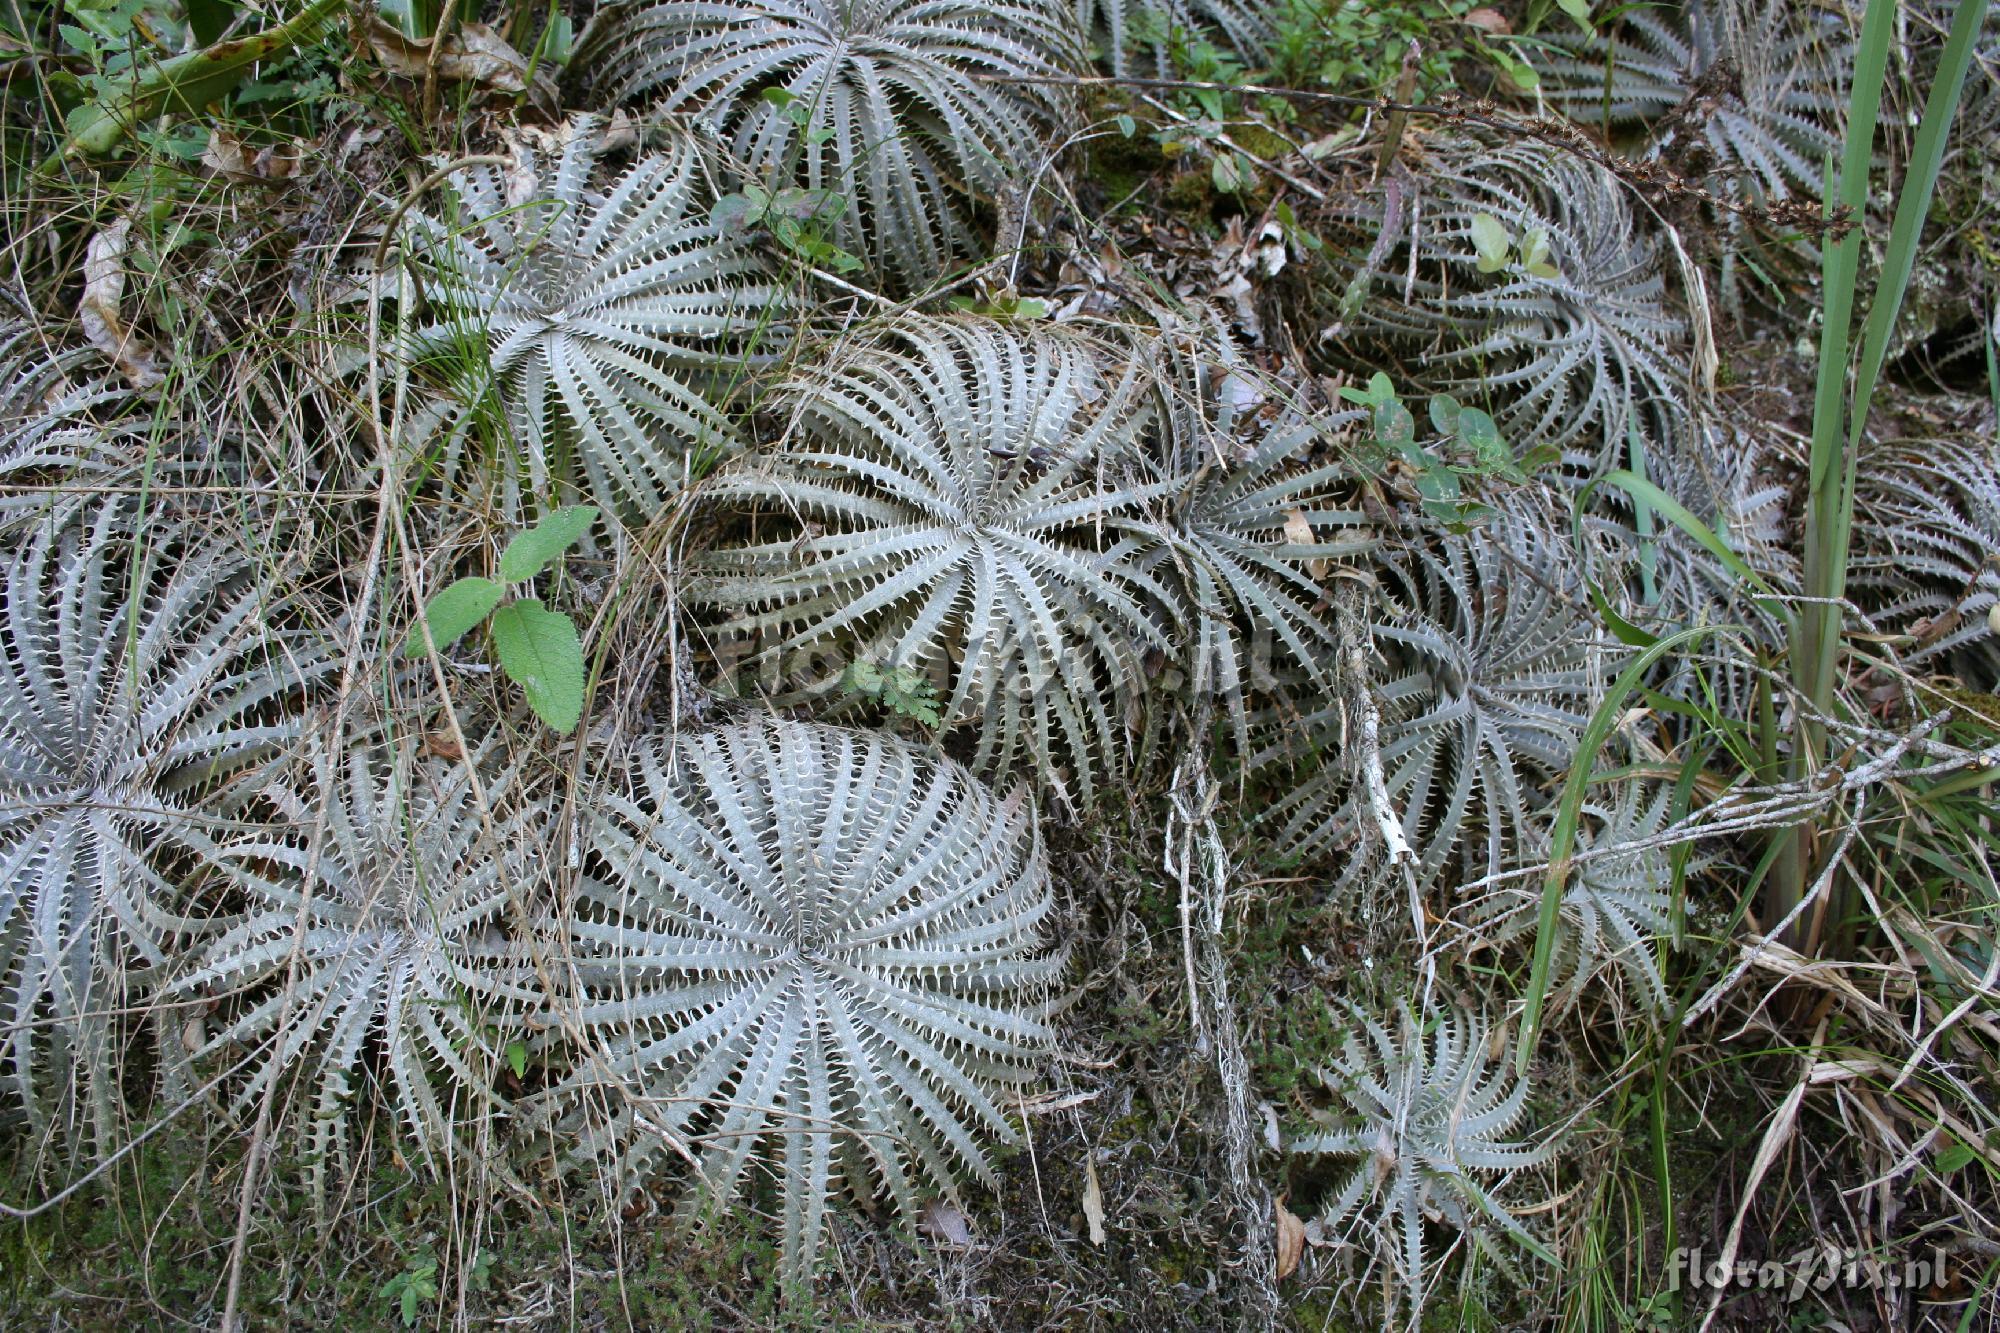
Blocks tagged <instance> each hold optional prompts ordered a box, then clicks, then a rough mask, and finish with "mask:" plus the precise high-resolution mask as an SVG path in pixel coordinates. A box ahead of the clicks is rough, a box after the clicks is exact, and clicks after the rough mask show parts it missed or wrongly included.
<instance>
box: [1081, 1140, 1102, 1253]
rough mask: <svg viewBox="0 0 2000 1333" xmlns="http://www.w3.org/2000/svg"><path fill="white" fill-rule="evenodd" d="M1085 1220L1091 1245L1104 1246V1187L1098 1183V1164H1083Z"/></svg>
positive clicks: (1088, 1161) (1086, 1160) (1087, 1160)
mask: <svg viewBox="0 0 2000 1333" xmlns="http://www.w3.org/2000/svg"><path fill="white" fill-rule="evenodd" d="M1083 1220H1084V1222H1085V1224H1086V1225H1088V1226H1089V1228H1090V1243H1091V1244H1092V1245H1095V1246H1097V1247H1099V1248H1100V1249H1101V1248H1103V1245H1104V1187H1103V1186H1102V1185H1099V1184H1098V1183H1097V1163H1095V1162H1093V1161H1090V1160H1089V1159H1088V1158H1086V1159H1084V1163H1083Z"/></svg>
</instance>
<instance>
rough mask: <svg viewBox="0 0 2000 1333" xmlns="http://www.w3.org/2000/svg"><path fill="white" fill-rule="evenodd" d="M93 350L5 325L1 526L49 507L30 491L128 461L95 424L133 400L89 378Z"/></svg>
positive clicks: (1, 338)
mask: <svg viewBox="0 0 2000 1333" xmlns="http://www.w3.org/2000/svg"><path fill="white" fill-rule="evenodd" d="M95 357H96V353H95V352H91V351H82V350H78V349H74V348H61V347H52V346H50V345H49V343H48V341H47V338H46V335H45V334H44V333H43V332H42V331H41V330H39V329H37V328H34V327H32V326H30V325H27V324H17V323H11V322H4V321H0V482H4V483H5V485H6V486H7V487H9V488H13V487H21V488H23V490H22V492H20V493H15V494H8V495H4V496H0V521H3V520H4V519H5V518H6V517H7V516H8V515H12V514H18V513H21V512H23V511H28V512H37V511H42V510H45V509H46V508H47V506H48V502H49V501H50V500H51V499H52V498H54V497H53V496H52V495H50V494H37V493H33V492H32V490H31V489H30V488H37V487H41V486H47V485H53V484H63V483H75V482H79V481H82V480H84V479H85V478H103V477H105V476H107V475H108V474H110V473H113V472H116V471H118V470H119V468H120V467H121V465H122V464H123V463H124V462H126V461H127V458H126V453H127V451H126V450H124V449H122V448H121V447H120V445H121V443H129V441H121V440H120V438H119V437H118V436H117V435H116V434H114V433H111V432H108V431H106V430H105V429H104V427H103V426H102V425H101V424H100V423H99V421H98V420H97V416H98V414H99V413H100V412H102V413H105V414H107V415H108V414H109V410H110V409H111V408H112V407H113V405H115V404H117V403H119V402H121V401H123V400H124V399H126V398H127V397H128V396H129V395H127V394H126V393H125V391H124V390H123V389H121V388H119V387H117V386H116V385H113V384H110V383H108V382H106V381H105V380H104V379H103V378H101V377H99V376H96V375H93V374H92V373H91V362H92V361H93V359H94V358H95Z"/></svg>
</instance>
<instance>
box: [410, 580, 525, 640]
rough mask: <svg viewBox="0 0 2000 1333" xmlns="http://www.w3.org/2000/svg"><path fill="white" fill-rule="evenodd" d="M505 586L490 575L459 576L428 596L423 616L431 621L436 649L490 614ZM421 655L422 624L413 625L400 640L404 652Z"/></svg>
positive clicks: (458, 637) (504, 590)
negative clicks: (403, 639)
mask: <svg viewBox="0 0 2000 1333" xmlns="http://www.w3.org/2000/svg"><path fill="white" fill-rule="evenodd" d="M506 592H507V590H506V589H505V588H503V587H502V586H500V585H499V584H497V583H495V582H494V581H493V580H492V579H484V578H479V577H478V576H476V575H475V576H474V577H472V578H469V579H460V580H459V581H458V582H456V583H454V584H452V585H451V586H450V587H448V588H446V589H445V590H444V591H443V592H440V593H439V594H437V596H435V597H433V598H431V600H430V602H429V603H428V604H427V605H426V606H425V607H424V619H425V620H426V621H428V622H429V623H430V627H431V639H432V641H433V642H434V643H436V644H437V646H438V649H439V651H443V650H444V648H445V647H446V646H447V645H449V644H453V643H457V642H458V641H459V640H460V639H461V638H463V637H465V633H466V631H467V630H469V629H471V628H472V627H473V626H474V625H477V624H478V623H479V622H480V621H482V620H484V619H486V617H487V616H489V615H491V614H492V612H493V608H494V607H496V606H498V605H500V599H501V598H502V597H503V596H505V595H506ZM423 655H424V627H423V626H422V625H412V626H411V627H410V637H409V638H408V639H407V640H406V641H405V642H404V644H403V656H405V657H422V656H423Z"/></svg>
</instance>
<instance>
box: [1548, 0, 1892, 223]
mask: <svg viewBox="0 0 2000 1333" xmlns="http://www.w3.org/2000/svg"><path fill="white" fill-rule="evenodd" d="M1563 40H1566V41H1567V44H1568V45H1569V47H1570V48H1571V50H1573V51H1574V53H1575V54H1574V56H1573V57H1571V58H1568V59H1558V60H1554V61H1551V62H1548V64H1547V65H1546V66H1545V67H1544V73H1545V74H1546V75H1547V78H1546V82H1545V85H1544V86H1545V92H1544V96H1546V97H1547V98H1548V99H1549V100H1550V101H1551V102H1553V103H1555V104H1556V105H1557V106H1560V107H1561V108H1562V109H1563V110H1565V111H1567V112H1568V113H1569V114H1570V115H1571V116H1574V117H1576V118H1577V119H1579V120H1583V121H1586V122H1598V123H1602V122H1603V120H1604V117H1605V109H1606V106H1607V104H1608V106H1609V110H1610V121H1611V124H1613V125H1624V124H1630V123H1632V122H1634V121H1642V122H1646V123H1649V124H1652V125H1654V126H1656V127H1657V128H1658V129H1659V130H1660V133H1658V134H1657V135H1656V138H1655V141H1654V144H1653V149H1654V151H1655V152H1663V153H1666V154H1668V155H1669V156H1672V157H1674V158H1676V159H1677V160H1682V161H1688V160H1689V159H1688V158H1687V156H1686V151H1687V147H1688V145H1687V143H1686V142H1685V140H1687V139H1690V138H1691V139H1694V140H1696V141H1698V143H1699V145H1700V147H1701V149H1702V152H1703V154H1704V155H1705V157H1706V159H1707V160H1706V162H1691V165H1704V166H1706V167H1708V168H1710V169H1712V170H1714V171H1715V172H1716V173H1717V176H1718V183H1719V185H1720V187H1721V189H1722V191H1723V192H1725V193H1727V194H1728V195H1730V196H1732V197H1747V198H1761V199H1783V198H1786V197H1788V196H1790V195H1793V194H1797V193H1803V194H1804V195H1806V196H1807V197H1809V198H1816V197H1817V196H1818V195H1819V193H1820V179H1821V175H1822V172H1823V170H1824V164H1825V162H1826V160H1827V158H1828V157H1829V156H1833V157H1835V158H1838V156H1839V153H1840V139H1839V137H1838V129H1839V125H1840V118H1841V115H1842V113H1843V111H1844V109H1845V107H1846V104H1847V96H1848V82H1849V80H1850V78H1851V76H1852V72H1853V65H1854V43H1853V38H1852V36H1851V34H1850V33H1849V31H1848V22H1847V20H1846V19H1845V18H1844V17H1843V16H1842V15H1841V13H1840V12H1839V11H1838V10H1835V9H1831V8H1822V7H1817V6H1811V5H1799V4H1794V3H1792V2H1791V0H1687V3H1685V4H1682V5H1678V6H1675V7H1672V8H1667V7H1653V6H1637V7H1632V8H1628V9H1625V10H1623V11H1622V12H1621V14H1620V17H1619V22H1618V23H1617V24H1615V25H1607V26H1606V27H1605V28H1603V29H1600V30H1598V31H1595V32H1593V33H1592V34H1591V36H1589V37H1588V38H1584V39H1580V40H1579V39H1563ZM1607 65H1608V69H1607ZM1696 90H1699V92H1700V96H1699V97H1698V98H1696V99H1695V100H1694V101H1693V102H1692V103H1690V94H1691V93H1692V92H1695V91H1696ZM1670 113H1681V114H1672V115H1670Z"/></svg>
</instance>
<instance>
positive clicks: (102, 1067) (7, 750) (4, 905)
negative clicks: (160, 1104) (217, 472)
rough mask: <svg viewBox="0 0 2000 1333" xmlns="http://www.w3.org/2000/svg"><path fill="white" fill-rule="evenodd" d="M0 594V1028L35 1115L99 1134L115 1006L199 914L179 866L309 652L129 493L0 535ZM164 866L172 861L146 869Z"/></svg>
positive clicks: (130, 1001) (226, 571) (255, 596)
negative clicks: (82, 1124) (84, 1118)
mask: <svg viewBox="0 0 2000 1333" xmlns="http://www.w3.org/2000/svg"><path fill="white" fill-rule="evenodd" d="M10 535H11V537H12V539H13V540H12V543H11V545H10V549H9V561H10V563H9V565H8V568H7V571H6V575H5V579H6V587H5V602H4V607H0V1030H4V1036H5V1050H6V1054H7V1056H8V1057H9V1060H10V1065H11V1067H10V1068H9V1069H8V1071H7V1080H8V1082H9V1083H10V1084H11V1086H12V1087H13V1089H14V1090H15V1091H16V1092H17V1093H18V1094H19V1096H20V1098H21V1100H22V1102H23V1103H24V1104H25V1106H26V1108H27V1111H28V1114H29V1116H30V1117H31V1119H32V1120H33V1121H34V1122H35V1123H36V1124H37V1125H38V1126H43V1127H47V1126H49V1125H50V1124H51V1122H52V1121H53V1120H54V1119H55V1118H56V1117H55V1115H54V1108H55V1107H56V1106H57V1104H58V1102H60V1101H61V1100H62V1095H63V1093H64V1092H65V1091H66V1090H67V1089H68V1088H70V1087H71V1085H72V1083H74V1085H75V1087H76V1090H77V1092H78V1097H77V1100H76V1102H75V1103H73V1104H72V1105H71V1107H70V1113H71V1114H79V1113H84V1112H85V1111H86V1110H87V1113H88V1115H89V1116H90V1117H91V1119H92V1120H93V1121H94V1123H93V1125H92V1126H91V1128H92V1130H93V1132H95V1133H97V1134H98V1135H99V1137H100V1140H101V1139H102V1138H103V1137H104V1136H106V1135H108V1134H109V1132H110V1129H111V1122H112V1113H113V1109H114V1107H115V1105H116V1102H117V1091H118V1073H117V1069H116V1067H115V1061H114V1060H113V1059H112V1056H111V1054H110V1051H109V1049H108V1045H107V1043H108V1042H109V1041H110V1039H111V1033H112V1031H113V1027H114V1022H113V1018H112V1016H113V1015H115V1014H119V1013H122V1012H124V1011H126V1010H127V1009H128V1008H130V1007H132V1006H133V1005H134V1004H135V1002H137V1001H139V1000H140V999H142V998H143V997H144V996H145V995H146V994H147V992H148V991H149V989H150V987H151V984H152V979H153V977H154V976H156V975H157V969H159V968H160V967H161V966H162V965H163V964H164V963H165V962H166V961H167V957H168V950H169V948H170V947H171V946H172V944H173V943H174V942H175V941H176V940H177V939H179V938H181V937H183V936H185V935H186V934H188V933H190V932H193V931H195V930H198V929H199V928H200V923H199V922H196V921H193V920H190V919H188V918H187V917H186V915H185V914H184V907H185V899H184V894H183V892H182V890H181V888H180V887H179V883H181V882H183V881H185V880H186V879H188V878H191V877H192V876H191V874H190V872H189V871H188V870H187V866H188V865H199V864H200V863H201V861H202V859H203V848H204V847H205V846H206V845H207V841H206V837H205V835H204V833H203V829H204V828H205V827H206V826H207V825H208V824H209V823H210V822H211V821H212V819H213V817H214V814H215V812H217V811H225V810H226V809H227V806H228V804H229V801H228V799H227V798H226V797H225V796H222V795H217V794H216V793H215V788H216V786H217V784H218V783H220V782H221V781H222V780H223V779H226V778H229V777H230V776H232V775H235V774H238V773H241V772H242V771H243V770H244V769H245V768H246V767H247V766H248V765H250V764H252V763H253V762H255V761H256V760H258V759H259V758H260V757H262V756H264V755H265V754H267V753H269V752H270V751H271V750H272V749H273V748H274V747H277V746H280V745H283V744H285V743H286V742H288V741H289V739H290V738H291V737H292V736H293V735H294V734H295V733H296V726H295V724H294V723H293V722H292V721H291V720H290V719H289V718H288V717H287V716H286V715H285V710H284V708H283V707H282V705H283V704H284V703H285V702H286V700H287V698H288V696H290V695H292V694H293V693H295V692H296V691H297V690H298V689H299V688H300V687H301V686H302V685H303V684H305V683H306V682H307V681H308V680H309V679H310V677H311V676H312V675H313V674H314V673H315V672H316V671H318V670H320V669H322V668H323V666H324V662H325V658H324V655H323V654H320V653H318V652H317V651H316V649H315V647H314V646H313V644H312V643H310V642H308V641H305V640H301V639H299V638H297V637H296V636H294V635H290V634H287V633H284V632H282V631H279V630H276V629H273V628H271V624H272V622H273V621H274V620H276V619H278V618H279V617H280V616H281V613H282V604H281V602H280V601H279V599H277V598H275V597H273V596H270V595H268V594H267V592H266V590H265V586H264V584H263V582H262V581H261V580H260V579H259V578H258V577H257V571H256V570H255V569H254V568H253V567H252V566H251V565H250V562H249V561H248V560H247V559H246V558H245V557H243V556H242V555H241V554H239V553H238V552H237V551H236V550H235V549H234V548H233V547H230V546H227V545H224V544H220V543H216V542H213V541H210V540H208V539H206V538H204V537H203V536H202V535H201V534H200V533H199V532H197V531H196V530H195V529H194V528H192V527H190V526H187V525H183V524H177V523H175V522H173V521H172V520H171V519H169V520H167V521H164V522H163V521H161V520H160V519H159V518H157V517H153V518H152V519H151V520H150V521H149V522H148V523H146V525H145V526H143V527H142V526H141V525H140V507H139V505H138V503H137V502H136V501H131V500H119V499H114V500H111V501H108V502H93V503H83V502H78V503H75V504H72V505H69V506H66V507H63V508H60V509H58V510H56V511H54V512H52V513H51V514H49V515H47V516H44V517H41V518H37V519H34V520H32V521H28V522H24V523H23V524H21V525H19V527H17V529H16V530H15V531H14V533H12V534H10ZM169 861H172V862H174V863H176V864H178V865H180V867H181V868H180V870H179V871H177V872H176V874H175V875H174V877H173V879H172V880H170V879H169V878H168V877H167V875H166V874H165V872H164V871H163V870H162V869H161V867H162V864H163V863H165V862H169Z"/></svg>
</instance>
